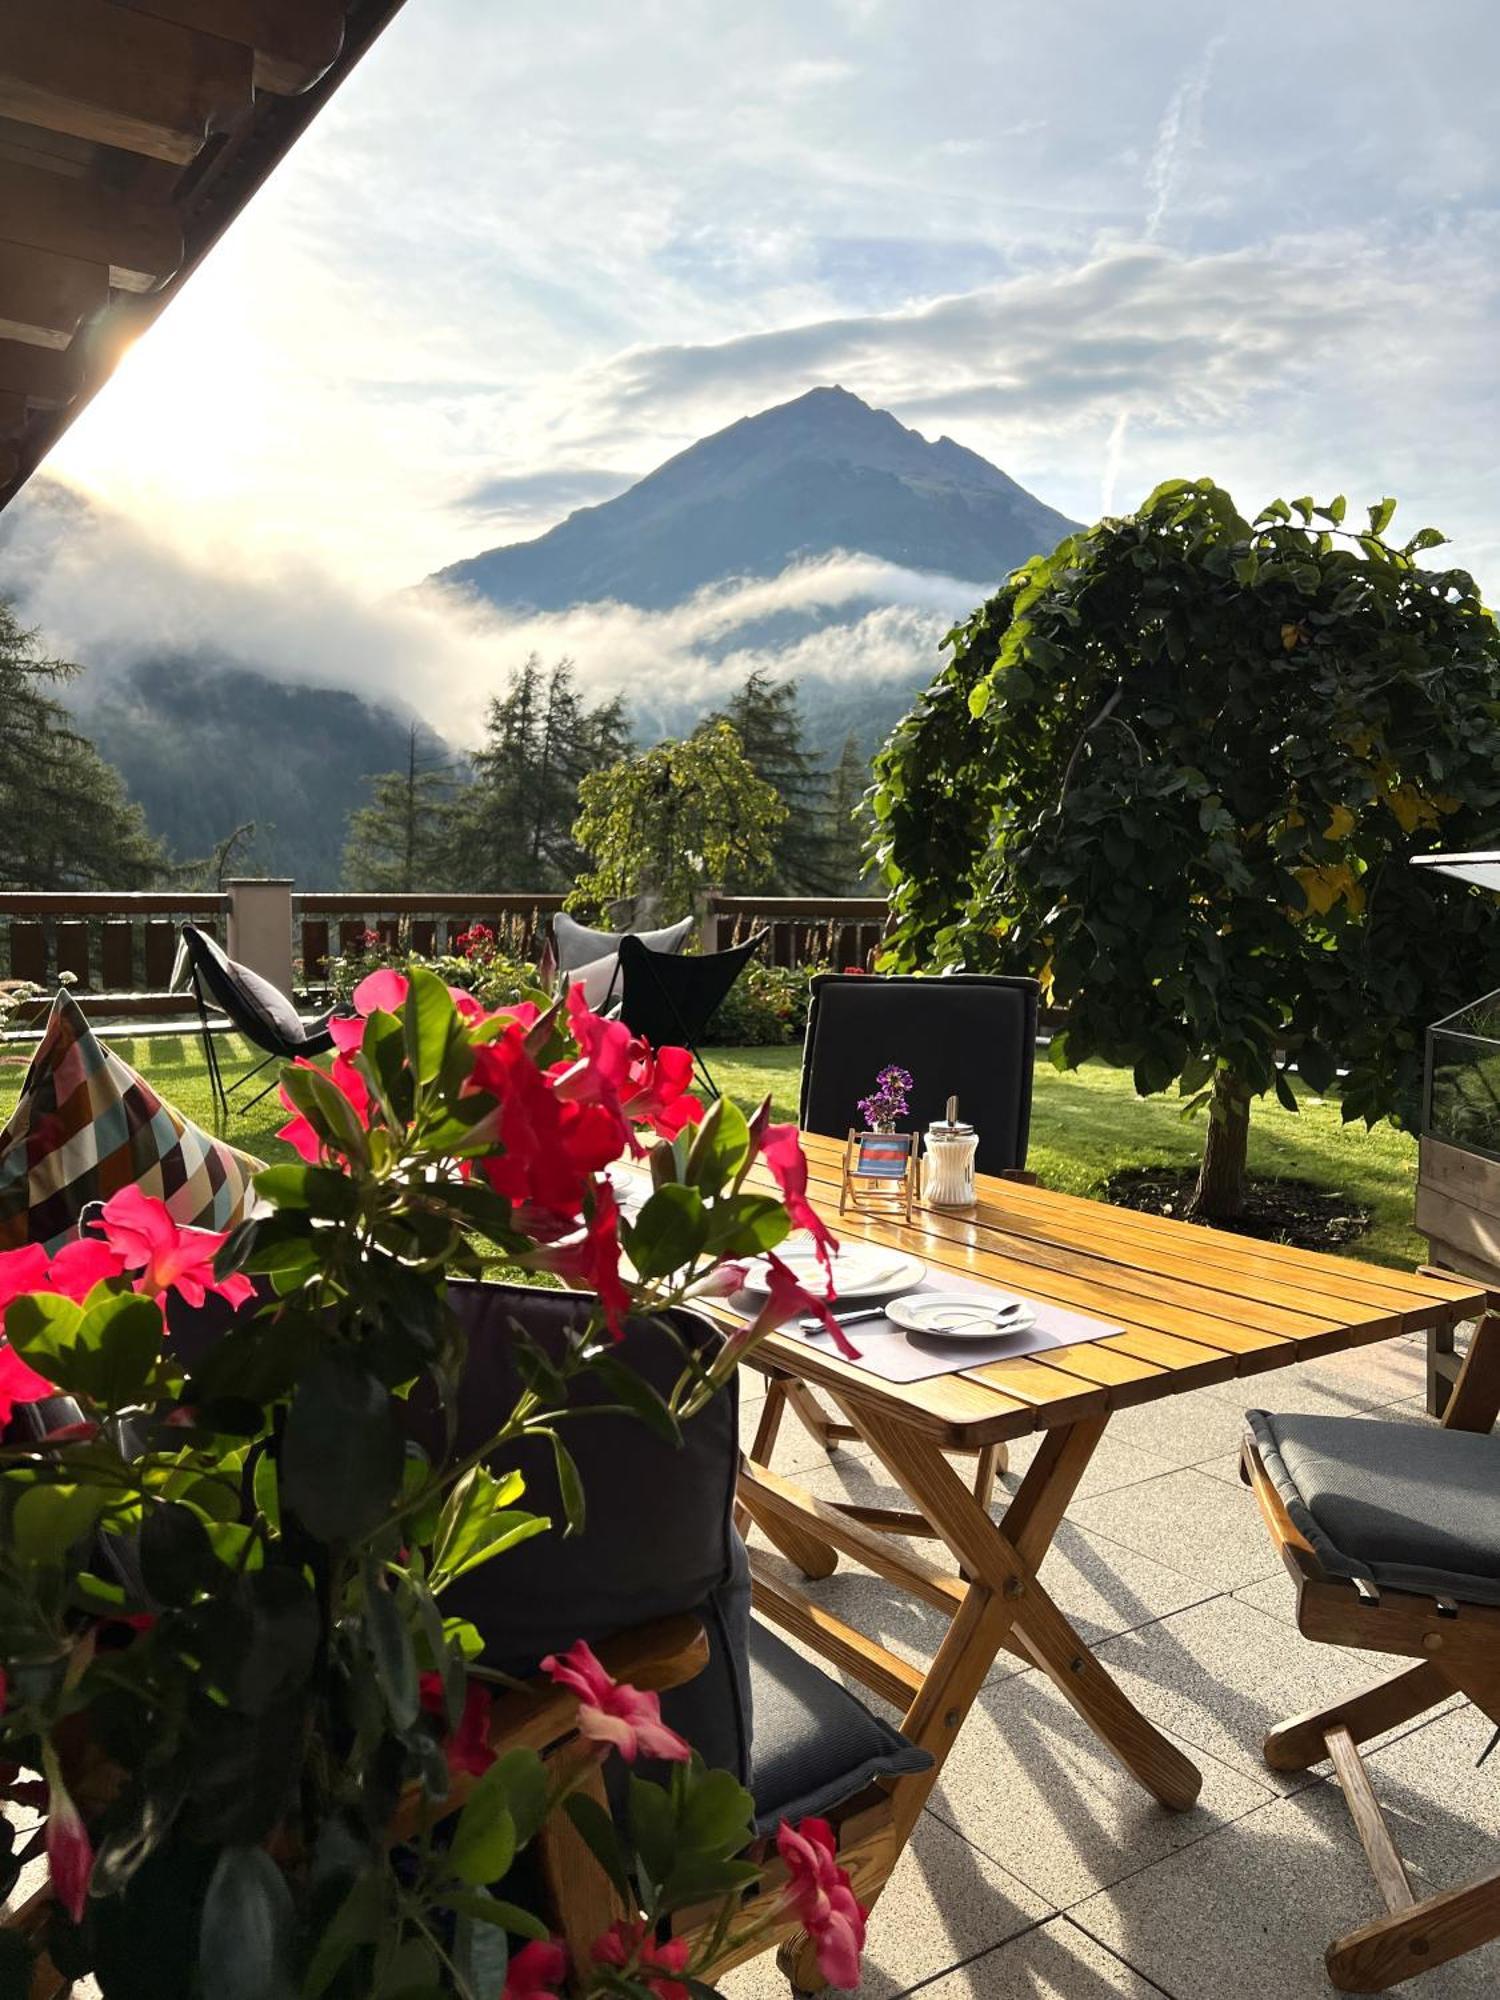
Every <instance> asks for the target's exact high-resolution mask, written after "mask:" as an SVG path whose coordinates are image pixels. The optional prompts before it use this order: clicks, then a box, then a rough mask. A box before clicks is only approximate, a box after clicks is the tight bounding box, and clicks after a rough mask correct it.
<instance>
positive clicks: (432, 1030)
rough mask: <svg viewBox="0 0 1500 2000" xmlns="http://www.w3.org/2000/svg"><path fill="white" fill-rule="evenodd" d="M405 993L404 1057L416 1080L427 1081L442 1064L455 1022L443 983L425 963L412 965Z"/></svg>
mask: <svg viewBox="0 0 1500 2000" xmlns="http://www.w3.org/2000/svg"><path fill="white" fill-rule="evenodd" d="M409 976H410V979H411V985H410V988H409V989H408V991H407V995H406V1007H405V1010H404V1017H405V1022H406V1060H407V1062H408V1064H409V1065H410V1067H411V1072H412V1075H413V1076H414V1077H415V1078H416V1079H417V1082H418V1083H423V1084H425V1083H431V1082H433V1080H434V1079H435V1078H436V1077H437V1075H438V1073H439V1071H440V1070H441V1069H442V1067H443V1059H444V1057H445V1056H446V1055H447V1053H448V1043H449V1040H450V1038H451V1037H452V1035H453V1032H454V1029H455V1028H456V1027H457V1025H458V1016H457V1014H456V1013H455V1011H454V1007H453V1000H452V997H451V995H450V994H449V992H448V989H447V987H446V986H445V985H444V984H443V982H442V980H441V979H439V978H438V976H437V974H436V973H435V972H431V971H429V970H428V968H427V967H426V966H425V965H413V966H412V967H411V970H410V975H409Z"/></svg>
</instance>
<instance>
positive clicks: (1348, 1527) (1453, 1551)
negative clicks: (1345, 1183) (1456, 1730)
mask: <svg viewBox="0 0 1500 2000" xmlns="http://www.w3.org/2000/svg"><path fill="white" fill-rule="evenodd" d="M1491 1299H1492V1301H1494V1294H1491ZM1497 1414H1500V1314H1497V1313H1496V1312H1495V1311H1493V1310H1491V1311H1490V1312H1489V1313H1487V1314H1486V1315H1485V1317H1484V1318H1483V1319H1481V1320H1480V1322H1479V1324H1478V1326H1477V1327H1476V1328H1475V1331H1474V1335H1473V1338H1472V1341H1471V1343H1470V1347H1469V1352H1468V1355H1467V1357H1466V1359H1465V1361H1464V1365H1463V1369H1462V1371H1461V1373H1460V1375H1459V1378H1458V1382H1457V1384H1456V1386H1455V1388H1454V1391H1453V1394H1452V1396H1451V1398H1450V1399H1449V1403H1448V1407H1447V1409H1446V1410H1445V1412H1444V1414H1443V1422H1442V1427H1441V1428H1430V1427H1426V1426H1423V1425H1421V1424H1410V1423H1395V1422H1385V1421H1377V1420H1376V1419H1375V1418H1373V1417H1322V1416H1279V1415H1275V1414H1273V1413H1271V1412H1269V1411H1266V1410H1251V1411H1249V1412H1248V1414H1247V1426H1248V1427H1247V1430H1246V1434H1245V1441H1244V1447H1243V1452H1242V1457H1241V1470H1242V1473H1243V1476H1244V1478H1245V1480H1246V1481H1247V1483H1248V1484H1249V1485H1250V1486H1251V1487H1253V1488H1254V1491H1255V1497H1256V1499H1257V1500H1258V1501H1259V1503H1260V1511H1261V1515H1262V1518H1263V1519H1264V1521H1265V1524H1266V1526H1267V1528H1268V1529H1269V1530H1270V1533H1271V1538H1272V1540H1273V1541H1274V1542H1275V1544H1276V1548H1277V1551H1278V1553H1279V1554H1280V1556H1281V1559H1282V1561H1283V1562H1284V1563H1285V1565H1286V1567H1287V1569H1288V1570H1289V1571H1290V1572H1291V1574H1292V1577H1293V1578H1294V1579H1295V1581H1296V1585H1297V1627H1298V1630H1299V1631H1300V1632H1301V1633H1302V1635H1303V1636H1304V1638H1308V1639H1317V1640H1320V1641H1322V1642H1323V1644H1325V1645H1330V1646H1354V1647H1358V1648H1359V1649H1360V1650H1362V1651H1365V1652H1371V1653H1383V1654H1392V1653H1394V1654H1396V1655H1397V1656H1402V1655H1404V1656H1405V1657H1406V1658H1407V1659H1408V1660H1409V1661H1411V1662H1413V1663H1414V1664H1411V1665H1409V1666H1407V1667H1406V1668H1405V1669H1404V1671H1403V1672H1401V1673H1398V1674H1396V1675H1395V1676H1394V1677H1393V1678H1390V1679H1386V1680H1383V1681H1379V1682H1377V1683H1376V1685H1375V1686H1374V1687H1372V1688H1369V1689H1367V1690H1366V1691H1365V1692H1364V1693H1363V1694H1358V1695H1355V1696H1353V1697H1352V1698H1348V1699H1345V1700H1342V1701H1338V1702H1335V1703H1334V1704H1333V1705H1332V1707H1330V1708H1325V1709H1322V1710H1321V1711H1319V1712H1318V1713H1316V1714H1313V1715H1300V1716H1296V1717H1294V1718H1293V1719H1292V1720H1291V1721H1289V1722H1284V1723H1282V1725H1281V1727H1280V1728H1279V1729H1275V1730H1273V1731H1272V1732H1271V1734H1270V1735H1269V1736H1268V1737H1267V1738H1266V1740H1265V1745H1264V1756H1265V1760H1266V1762H1267V1764H1269V1765H1270V1767H1271V1769H1272V1770H1274V1771H1309V1770H1311V1769H1312V1767H1313V1765H1314V1764H1317V1763H1319V1762H1321V1760H1322V1759H1323V1758H1325V1757H1328V1758H1331V1759H1332V1761H1333V1772H1334V1776H1335V1777H1336V1778H1337V1779H1338V1782H1339V1785H1340V1787H1341V1788H1342V1790H1343V1793H1344V1797H1345V1799H1346V1800H1347V1801H1348V1805H1349V1812H1350V1816H1351V1817H1352V1819H1353V1821H1354V1826H1355V1831H1356V1832H1357V1833H1358V1835H1359V1839H1360V1844H1361V1845H1362V1846H1363V1848H1364V1850H1365V1856H1366V1858H1367V1860H1368V1861H1369V1864H1370V1870H1371V1873H1372V1874H1373V1875H1374V1877H1375V1885H1376V1887H1377V1889H1378V1890H1379V1892H1380V1897H1381V1901H1382V1902H1383V1903H1384V1905H1385V1908H1384V1910H1383V1911H1382V1912H1381V1914H1380V1915H1379V1916H1377V1917H1375V1918H1372V1919H1371V1920H1370V1921H1369V1922H1368V1923H1365V1924H1362V1925H1361V1926H1359V1928H1358V1929H1355V1930H1352V1931H1347V1932H1346V1933H1345V1934H1344V1935H1343V1936H1342V1937H1338V1938H1335V1939H1334V1941H1333V1943H1332V1944H1330V1945H1329V1947H1328V1950H1327V1953H1326V1955H1325V1959H1326V1964H1327V1967H1328V1976H1329V1978H1330V1979H1331V1980H1332V1982H1333V1984H1334V1985H1335V1986H1336V1987H1337V1988H1338V1989H1339V1990H1340V1991H1341V1992H1344V1993H1383V1992H1385V1991H1386V1989H1387V1988H1388V1987H1391V1986H1396V1985H1399V1984H1400V1983H1401V1982H1402V1981H1404V1980H1407V1979H1411V1978H1413V1977H1415V1975H1417V1974H1418V1973H1422V1972H1427V1971H1430V1970H1431V1969H1432V1968H1433V1967H1434V1966H1439V1965H1445V1964H1447V1963H1448V1961H1449V1960H1451V1959H1454V1958H1459V1957H1461V1956H1462V1955H1463V1954H1464V1953H1466V1952H1470V1951H1474V1950H1476V1949H1477V1948H1478V1947H1479V1946H1480V1945H1484V1944H1489V1943H1491V1942H1493V1941H1494V1940H1495V1939H1497V1938H1500V1857H1496V1856H1495V1855H1494V1854H1491V1855H1490V1856H1489V1866H1488V1867H1487V1868H1485V1869H1483V1870H1482V1871H1481V1872H1480V1873H1479V1874H1477V1875H1472V1876H1470V1878H1469V1879H1468V1881H1466V1882H1464V1883H1461V1884H1460V1885H1459V1886H1458V1887H1457V1888H1453V1889H1434V1888H1431V1887H1427V1893H1426V1894H1421V1893H1419V1889H1418V1888H1415V1887H1413V1884H1412V1881H1411V1877H1410V1875H1409V1874H1408V1871H1407V1866H1406V1862H1405V1860H1404V1859H1403V1857H1402V1854H1401V1851H1400V1849H1399V1848H1398V1846H1397V1845H1396V1840H1395V1836H1394V1834H1393V1833H1392V1831H1391V1828H1390V1826H1389V1824H1388V1823H1387V1820H1386V1818H1385V1815H1384V1813H1383V1812H1382V1811H1381V1809H1380V1805H1379V1803H1378V1801H1377V1800H1376V1797H1375V1793H1374V1791H1373V1789H1372V1788H1371V1785H1370V1778H1369V1774H1368V1772H1367V1771H1366V1769H1365V1764H1364V1760H1363V1758H1362V1757H1361V1756H1360V1753H1359V1746H1360V1744H1361V1743H1364V1742H1368V1741H1369V1740H1370V1738H1372V1737H1375V1736H1381V1735H1383V1734H1384V1733H1385V1732H1386V1731H1389V1730H1399V1729H1401V1728H1402V1727H1403V1726H1404V1725H1405V1724H1407V1723H1410V1722H1412V1721H1414V1720H1415V1719H1416V1718H1417V1717H1418V1716H1422V1715H1426V1714H1428V1713H1429V1712H1430V1711H1431V1710H1433V1709H1435V1708H1438V1707H1440V1706H1442V1705H1443V1704H1445V1703H1447V1702H1449V1701H1451V1700H1452V1699H1453V1697H1454V1696H1455V1695H1459V1696H1462V1697H1464V1698H1465V1699H1467V1700H1468V1701H1469V1702H1471V1703H1472V1704H1473V1705H1474V1707H1475V1708H1477V1709H1478V1710H1479V1711H1480V1713H1481V1714H1482V1715H1484V1716H1487V1717H1488V1718H1489V1720H1490V1721H1491V1722H1492V1723H1494V1724H1496V1725H1497V1727H1500V1436H1497V1435H1495V1433H1494V1424H1495V1419H1496V1416H1497ZM1421 1740H1422V1739H1421V1737H1420V1736H1418V1737H1417V1739H1416V1741H1417V1747H1418V1752H1419V1753H1420V1745H1421ZM1496 1740H1500V1739H1492V1740H1491V1743H1490V1749H1491V1750H1493V1749H1494V1748H1495V1742H1496ZM1487 1754H1488V1752H1486V1755H1487ZM1407 1817H1408V1823H1409V1821H1410V1815H1409V1814H1408V1815H1407ZM1421 1886H1426V1885H1421ZM1481 1986H1484V1982H1483V1980H1481V1981H1480V1985H1479V1986H1476V1987H1475V1988H1474V1989H1473V1990H1474V1991H1476V1992H1477V1991H1479V1990H1480V1987H1481ZM1449 1990H1451V1989H1449V1988H1447V1987H1445V1988H1444V1991H1445V1992H1446V1991H1449ZM1468 1990H1470V1989H1469V1988H1467V1987H1466V1988H1465V1991H1468ZM1485 1990H1490V1989H1489V1988H1488V1987H1486V1988H1485Z"/></svg>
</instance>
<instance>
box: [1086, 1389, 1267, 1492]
mask: <svg viewBox="0 0 1500 2000" xmlns="http://www.w3.org/2000/svg"><path fill="white" fill-rule="evenodd" d="M1215 1386H1216V1387H1218V1386H1224V1387H1228V1388H1229V1389H1231V1390H1232V1391H1234V1392H1235V1393H1237V1394H1239V1395H1240V1396H1241V1398H1242V1400H1241V1402H1240V1404H1239V1407H1238V1409H1236V1408H1235V1407H1233V1405H1232V1401H1231V1403H1226V1402H1225V1399H1224V1398H1223V1397H1222V1396H1219V1395H1216V1394H1214V1393H1213V1391H1212V1390H1209V1389H1190V1390H1188V1391H1187V1392H1186V1394H1184V1395H1180V1396H1164V1397H1163V1398H1162V1399H1161V1401H1160V1402H1156V1403H1136V1404H1134V1405H1133V1406H1132V1407H1131V1408H1130V1409H1127V1410H1116V1411H1115V1413H1114V1415H1113V1416H1111V1418H1110V1420H1109V1428H1108V1430H1107V1431H1106V1432H1105V1436H1106V1437H1109V1438H1113V1439H1114V1440H1115V1441H1116V1442H1117V1443H1120V1444H1129V1445H1133V1446H1135V1448H1136V1449H1137V1450H1139V1451H1147V1452H1150V1453H1151V1455H1152V1457H1153V1458H1161V1459H1164V1460H1165V1461H1166V1462H1167V1464H1168V1465H1169V1466H1170V1467H1171V1468H1172V1469H1173V1470H1174V1471H1177V1470H1180V1469H1181V1468H1182V1467H1183V1466H1188V1465H1201V1464H1202V1462H1203V1461H1204V1459H1207V1458H1222V1457H1223V1456H1224V1454H1225V1453H1226V1452H1230V1451H1234V1450H1236V1449H1237V1448H1238V1446H1239V1441H1240V1433H1241V1432H1242V1431H1243V1429H1244V1409H1245V1401H1244V1400H1243V1398H1244V1397H1245V1392H1246V1390H1247V1388H1248V1386H1249V1385H1248V1384H1247V1383H1246V1382H1243V1381H1236V1382H1234V1383H1229V1384H1224V1385H1217V1384H1216V1385H1215ZM1250 1399H1251V1400H1253V1392H1252V1395H1251V1398H1250Z"/></svg>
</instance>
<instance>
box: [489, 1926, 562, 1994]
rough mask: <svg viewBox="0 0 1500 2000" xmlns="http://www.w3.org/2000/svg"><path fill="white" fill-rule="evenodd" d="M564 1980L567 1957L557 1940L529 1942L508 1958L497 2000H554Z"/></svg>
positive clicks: (537, 1939)
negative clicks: (502, 1987) (500, 1992)
mask: <svg viewBox="0 0 1500 2000" xmlns="http://www.w3.org/2000/svg"><path fill="white" fill-rule="evenodd" d="M567 1976H568V1954H567V1953H566V1951H564V1950H563V1946H562V1940H561V1938H547V1939H545V1940H544V1939H542V1938H533V1939H532V1941H531V1943H530V1944H523V1945H522V1947H521V1949H520V1950H519V1951H518V1952H513V1953H512V1954H511V1960H510V1963H509V1965H507V1966H506V1968H505V1989H504V1991H503V1992H502V1994H501V1996H500V2000H557V1990H558V1988H559V1987H560V1986H561V1985H562V1983H563V1981H564V1980H565V1979H566V1978H567Z"/></svg>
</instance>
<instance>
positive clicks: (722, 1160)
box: [685, 1097, 750, 1200]
mask: <svg viewBox="0 0 1500 2000" xmlns="http://www.w3.org/2000/svg"><path fill="white" fill-rule="evenodd" d="M749 1151H750V1125H749V1121H748V1120H747V1119H746V1117H745V1114H744V1112H743V1111H741V1109H740V1107H739V1106H738V1105H737V1104H736V1103H735V1102H734V1100H733V1098H730V1097H716V1098H715V1099H714V1101H713V1103H712V1104H711V1105H710V1106H709V1107H708V1110H707V1111H706V1112H705V1113H704V1116H703V1122H702V1124H701V1125H700V1126H699V1127H698V1130H697V1132H696V1133H695V1134H694V1135H693V1140H692V1143H691V1145H690V1146H689V1147H688V1156H687V1168H686V1174H685V1178H686V1180H687V1182H688V1184H689V1186H691V1187H695V1188H697V1189H698V1190H699V1191H700V1192H701V1193H702V1194H703V1195H704V1197H705V1198H706V1199H708V1200H712V1199H713V1197H714V1196H715V1195H717V1194H719V1193H720V1192H721V1191H722V1190H723V1189H724V1188H725V1187H727V1186H728V1185H729V1183H730V1182H731V1181H733V1180H734V1179H735V1177H736V1176H737V1175H738V1174H739V1172H740V1170H741V1168H742V1167H743V1166H744V1164H745V1160H746V1158H747V1156H748V1154H749Z"/></svg>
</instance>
